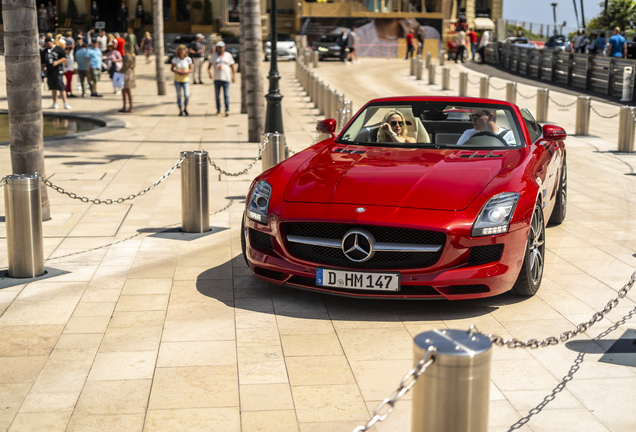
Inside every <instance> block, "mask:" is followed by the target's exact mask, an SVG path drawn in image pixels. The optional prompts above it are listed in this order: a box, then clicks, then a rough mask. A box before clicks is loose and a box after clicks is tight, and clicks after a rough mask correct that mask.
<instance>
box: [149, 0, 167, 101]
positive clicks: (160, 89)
mask: <svg viewBox="0 0 636 432" xmlns="http://www.w3.org/2000/svg"><path fill="white" fill-rule="evenodd" d="M152 15H153V16H152V23H153V28H154V34H155V35H154V36H155V40H154V42H155V46H154V48H155V63H156V65H155V66H156V70H157V94H158V95H159V96H163V95H165V94H166V77H165V75H164V70H163V0H154V3H153V14H152Z"/></svg>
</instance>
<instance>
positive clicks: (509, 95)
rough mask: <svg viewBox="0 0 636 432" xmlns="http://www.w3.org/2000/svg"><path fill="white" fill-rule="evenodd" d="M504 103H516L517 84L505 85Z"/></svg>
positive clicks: (509, 83)
mask: <svg viewBox="0 0 636 432" xmlns="http://www.w3.org/2000/svg"><path fill="white" fill-rule="evenodd" d="M506 101H508V102H510V103H513V104H516V103H517V83H516V82H507V83H506Z"/></svg>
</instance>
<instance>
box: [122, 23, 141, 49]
mask: <svg viewBox="0 0 636 432" xmlns="http://www.w3.org/2000/svg"><path fill="white" fill-rule="evenodd" d="M124 40H125V41H126V42H125V45H124V46H126V45H129V44H130V45H132V48H133V52H136V51H137V50H138V49H139V47H138V46H137V36H135V33H133V29H132V28H130V27H129V28H128V32H127V34H126V35H124ZM125 53H126V50H125V49H124V55H125Z"/></svg>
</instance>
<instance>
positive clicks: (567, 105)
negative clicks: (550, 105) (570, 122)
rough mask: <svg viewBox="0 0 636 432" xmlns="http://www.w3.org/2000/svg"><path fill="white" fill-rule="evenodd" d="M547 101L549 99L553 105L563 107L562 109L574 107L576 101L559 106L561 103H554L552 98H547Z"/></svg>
mask: <svg viewBox="0 0 636 432" xmlns="http://www.w3.org/2000/svg"><path fill="white" fill-rule="evenodd" d="M548 99H550V100H551V101H552V102H554V104H555V105H558V106H560V107H563V108H567V107H571V106H572V105H574V104H575V103H576V100H575V101H574V102H572V103H569V104H561V103H559V102H557V101H555V100H554V99H552V96H548Z"/></svg>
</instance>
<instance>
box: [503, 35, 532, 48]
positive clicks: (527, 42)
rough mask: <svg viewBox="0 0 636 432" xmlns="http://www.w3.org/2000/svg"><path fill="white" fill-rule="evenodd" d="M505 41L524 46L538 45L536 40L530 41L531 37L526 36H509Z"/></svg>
mask: <svg viewBox="0 0 636 432" xmlns="http://www.w3.org/2000/svg"><path fill="white" fill-rule="evenodd" d="M504 43H507V44H515V45H517V46H520V47H524V48H537V45H536V44H535V43H534V42H530V39H528V38H525V37H509V38H507V39H506V40H504Z"/></svg>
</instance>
